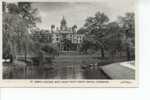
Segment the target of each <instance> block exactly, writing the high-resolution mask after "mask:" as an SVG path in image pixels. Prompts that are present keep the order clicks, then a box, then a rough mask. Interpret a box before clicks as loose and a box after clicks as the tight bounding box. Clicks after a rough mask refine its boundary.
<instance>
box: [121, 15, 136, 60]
mask: <svg viewBox="0 0 150 100" xmlns="http://www.w3.org/2000/svg"><path fill="white" fill-rule="evenodd" d="M134 19H135V18H134V13H126V15H125V16H124V17H119V22H120V23H119V24H120V27H121V29H122V33H124V34H122V37H124V38H123V39H122V40H123V41H122V44H124V45H125V48H126V54H127V60H131V59H134V56H135V54H134V52H135V51H134V49H135V20H134Z"/></svg>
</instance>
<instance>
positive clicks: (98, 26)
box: [84, 12, 109, 57]
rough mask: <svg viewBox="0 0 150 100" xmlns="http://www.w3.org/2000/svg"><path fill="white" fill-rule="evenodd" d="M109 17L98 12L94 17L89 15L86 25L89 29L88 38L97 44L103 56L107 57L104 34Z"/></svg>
mask: <svg viewBox="0 0 150 100" xmlns="http://www.w3.org/2000/svg"><path fill="white" fill-rule="evenodd" d="M108 21H109V18H108V17H107V15H105V14H104V13H100V12H97V13H96V14H95V16H94V17H88V18H87V19H86V23H85V25H84V27H85V28H86V30H87V34H86V38H87V40H88V41H89V42H92V44H95V46H96V48H99V49H100V50H101V56H102V57H105V53H104V49H105V44H104V42H105V41H104V40H105V39H104V36H105V31H106V24H107V23H108Z"/></svg>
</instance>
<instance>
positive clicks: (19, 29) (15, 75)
mask: <svg viewBox="0 0 150 100" xmlns="http://www.w3.org/2000/svg"><path fill="white" fill-rule="evenodd" d="M135 35H136V31H135V1H134V0H124V1H119V0H115V1H109V2H108V0H106V1H104V0H102V2H101V0H100V1H99V2H75V1H74V2H67V1H65V2H59V1H57V2H29V1H28V2H27V1H26V2H22V1H21V2H19V1H16V2H7V1H3V2H2V47H1V48H2V79H3V80H14V79H15V80H16V79H17V80H19V79H26V80H28V79H46V80H47V79H51V80H55V79H62V80H66V79H68V80H69V79H73V80H77V79H84V80H135V79H136V69H137V68H136V67H137V66H135V65H136V60H135V58H136V52H135V49H136V48H135V47H136V46H135V44H136V43H135V42H136V41H135Z"/></svg>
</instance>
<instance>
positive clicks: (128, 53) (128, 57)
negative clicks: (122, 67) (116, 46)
mask: <svg viewBox="0 0 150 100" xmlns="http://www.w3.org/2000/svg"><path fill="white" fill-rule="evenodd" d="M126 54H127V60H128V61H130V58H131V54H130V48H129V47H128V46H127V49H126Z"/></svg>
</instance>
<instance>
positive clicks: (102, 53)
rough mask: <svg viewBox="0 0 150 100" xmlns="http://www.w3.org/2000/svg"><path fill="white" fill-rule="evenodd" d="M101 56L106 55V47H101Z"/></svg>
mask: <svg viewBox="0 0 150 100" xmlns="http://www.w3.org/2000/svg"><path fill="white" fill-rule="evenodd" d="M101 57H102V58H104V57H105V53H104V48H101Z"/></svg>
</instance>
